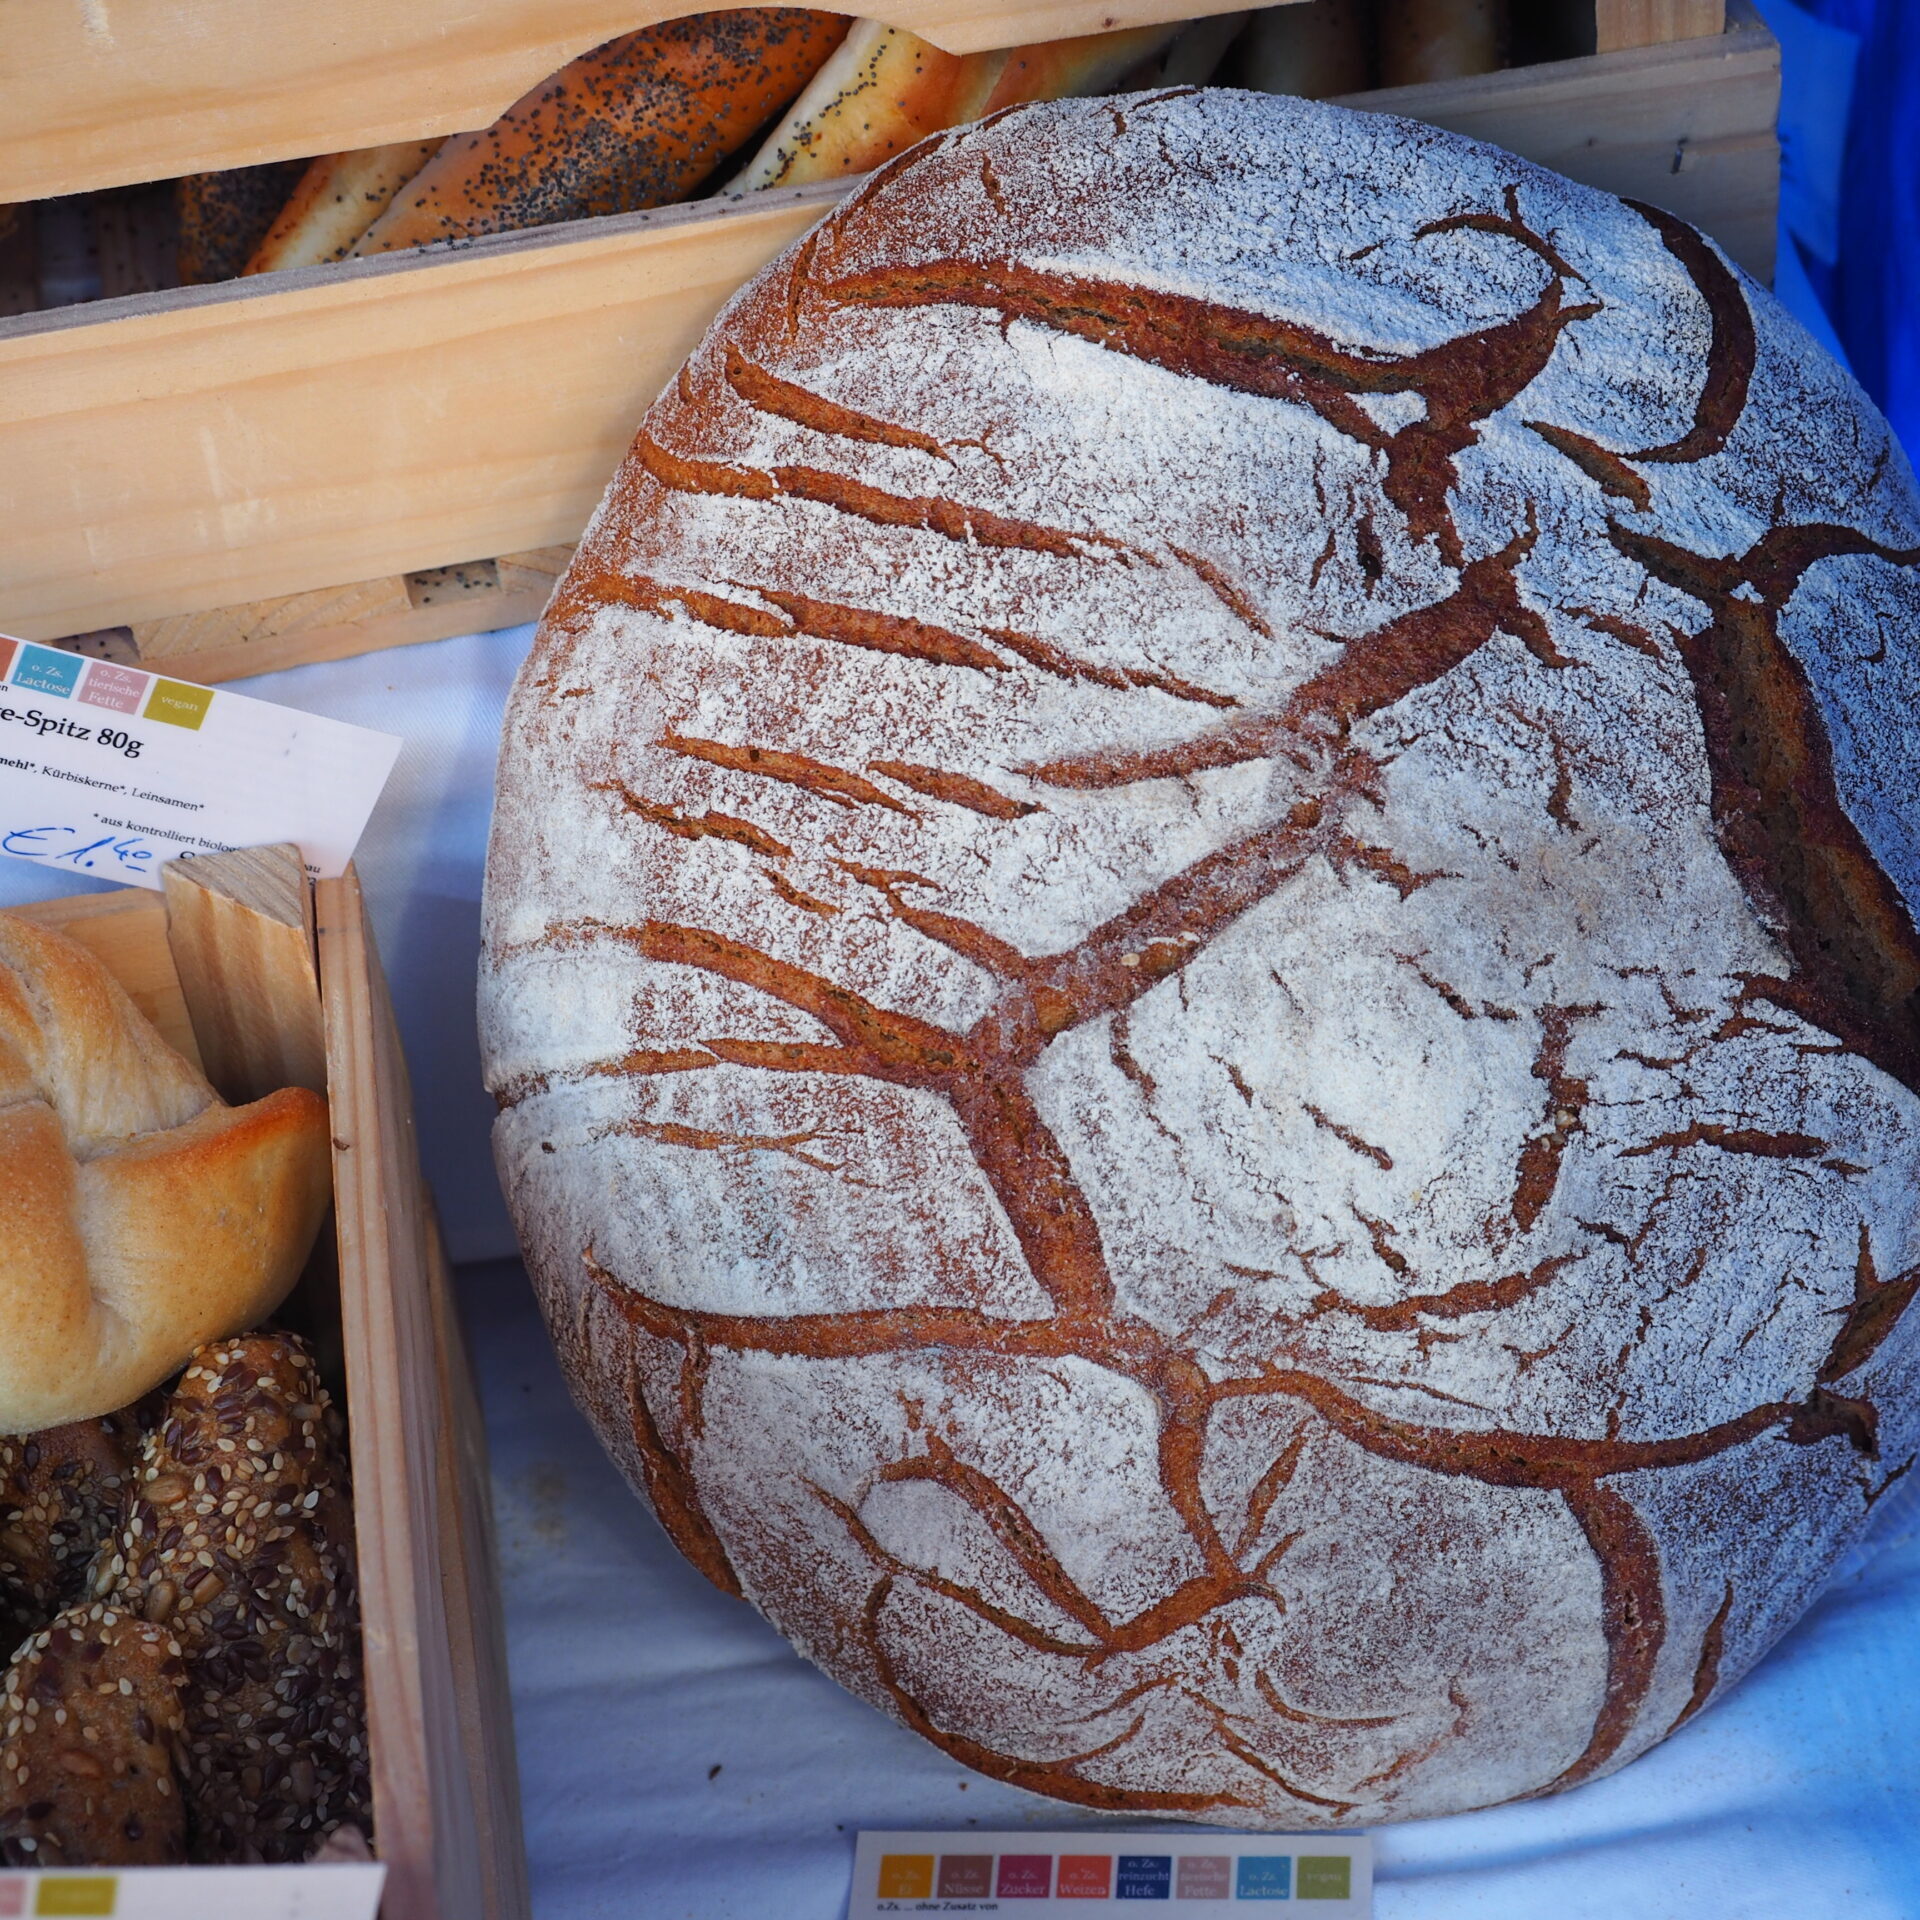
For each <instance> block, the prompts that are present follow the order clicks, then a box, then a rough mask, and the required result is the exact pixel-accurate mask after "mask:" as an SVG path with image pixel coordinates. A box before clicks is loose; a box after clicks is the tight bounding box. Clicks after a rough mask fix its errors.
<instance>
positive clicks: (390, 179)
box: [246, 140, 445, 273]
mask: <svg viewBox="0 0 1920 1920" xmlns="http://www.w3.org/2000/svg"><path fill="white" fill-rule="evenodd" d="M444 144H445V143H444V142H443V141H440V140H402V141H399V142H397V143H396V144H395V145H393V146H389V147H361V148H358V149H357V150H355V151H354V152H351V153H323V154H322V155H321V156H320V158H319V159H318V160H316V161H314V163H313V164H312V165H311V166H310V167H308V169H307V170H306V172H305V173H304V174H302V175H301V176H300V184H299V185H298V186H297V187H295V188H294V190H293V193H292V196H291V197H290V198H289V199H288V201H287V204H286V205H285V206H284V207H282V208H281V209H280V217H279V218H278V219H277V220H276V221H274V223H273V225H272V227H271V228H269V229H268V232H267V237H266V238H265V239H264V240H262V241H261V243H260V245H259V247H258V249H257V250H256V251H255V253H254V256H253V258H252V259H251V260H249V261H248V262H247V265H246V271H247V272H248V273H278V272H280V271H281V270H282V269H283V268H286V267H317V266H319V265H321V264H322V263H323V262H325V261H328V260H344V259H345V258H346V256H347V253H348V251H349V250H350V249H351V248H352V246H353V243H354V242H355V241H356V240H358V239H359V238H360V236H361V235H362V234H363V233H365V232H366V230H367V229H368V228H369V227H370V226H372V225H373V223H374V222H375V221H376V220H378V219H379V218H380V216H381V215H382V214H383V213H385V212H386V210H387V207H388V204H389V203H390V202H391V201H392V199H393V196H394V195H395V194H396V193H398V192H399V191H400V189H401V188H402V187H404V186H405V185H406V184H407V182H408V181H409V180H411V179H412V178H413V177H414V176H415V175H416V174H417V173H418V172H419V171H420V169H421V168H422V167H424V166H425V165H426V164H427V162H428V161H429V160H431V159H432V158H433V156H434V155H435V154H436V153H438V152H439V151H440V149H441V147H442V146H443V145H444Z"/></svg>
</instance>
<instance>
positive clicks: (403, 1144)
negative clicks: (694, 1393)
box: [315, 869, 528, 1920]
mask: <svg viewBox="0 0 1920 1920" xmlns="http://www.w3.org/2000/svg"><path fill="white" fill-rule="evenodd" d="M315 908H316V918H317V922H318V932H319V948H320V982H321V992H322V997H323V1000H324V1004H325V1009H326V1025H327V1066H328V1073H329V1079H330V1085H331V1100H332V1107H333V1133H334V1198H335V1206H336V1209H337V1216H338V1221H339V1232H340V1270H341V1314H342V1321H343V1327H344V1332H345V1337H346V1356H347V1413H348V1422H349V1430H350V1433H351V1436H352V1446H353V1472H354V1510H355V1519H356V1525H357V1540H358V1550H359V1566H360V1584H361V1590H362V1595H363V1601H362V1612H363V1615H364V1621H365V1627H364V1634H363V1639H364V1648H365V1658H366V1673H367V1704H368V1715H369V1722H370V1728H369V1730H370V1733H371V1747H372V1756H373V1799H374V1831H375V1839H376V1844H377V1847H378V1850H379V1853H380V1857H381V1858H382V1859H383V1860H385V1861H386V1862H387V1867H388V1887H387V1895H386V1899H385V1902H384V1904H383V1906H382V1913H383V1915H384V1916H385V1920H473V1917H475V1916H479V1917H480V1920H524V1916H525V1915H526V1913H527V1911H528V1909H527V1906H526V1902H525V1891H524V1890H525V1878H524V1870H523V1868H522V1867H521V1865H520V1863H519V1848H520V1836H519V1831H518V1828H517V1825H514V1824H513V1823H512V1821H511V1818H510V1816H511V1813H512V1810H513V1807H514V1804H515V1802H514V1789H513V1745H512V1742H513V1732H512V1724H511V1720H510V1718H509V1717H508V1709H507V1706H506V1701H505V1696H504V1690H503V1689H498V1688H493V1687H492V1686H491V1683H490V1682H489V1689H490V1690H489V1692H488V1694H487V1699H486V1710H485V1712H484V1713H480V1712H476V1710H475V1708H474V1703H473V1699H472V1695H473V1694H474V1690H475V1689H476V1687H477V1686H478V1685H479V1684H480V1680H479V1673H480V1668H481V1665H484V1662H482V1663H476V1660H475V1657H474V1653H473V1649H474V1648H475V1646H476V1645H480V1644H483V1643H485V1641H486V1637H487V1636H486V1631H485V1627H484V1625H481V1626H479V1627H476V1624H475V1606H474V1584H473V1583H474V1582H475V1581H476V1580H478V1581H481V1582H484V1581H486V1580H488V1579H490V1578H491V1569H490V1568H485V1567H479V1566H470V1567H468V1568H466V1569H465V1570H464V1571H462V1570H461V1569H459V1568H457V1567H456V1566H454V1565H453V1564H452V1556H453V1555H454V1554H455V1553H456V1552H458V1551H459V1550H460V1548H461V1544H462V1543H463V1542H464V1543H467V1544H469V1545H472V1544H474V1529H473V1527H472V1525H471V1520H470V1516H471V1513H472V1512H473V1511H474V1510H476V1509H477V1508H478V1507H479V1506H481V1505H483V1504H484V1501H485V1497H486V1496H485V1492H484V1483H482V1484H480V1485H475V1484H474V1481H473V1475H474V1474H475V1473H476V1472H477V1471H478V1467H479V1464H480V1463H478V1462H477V1461H476V1459H475V1456H474V1454H473V1453H472V1451H471V1445H472V1441H471V1427H470V1424H469V1425H468V1426H467V1427H466V1428H465V1429H464V1432H465V1434H466V1438H465V1439H464V1440H463V1441H462V1443H461V1445H459V1446H456V1445H454V1444H453V1442H452V1441H451V1440H450V1438H449V1431H448V1429H449V1422H450V1421H451V1420H454V1419H461V1420H463V1421H466V1422H468V1423H470V1420H471V1410H470V1409H465V1410H464V1411H463V1397H462V1396H461V1395H459V1394H451V1398H450V1387H449V1382H450V1380H451V1379H453V1378H455V1377H457V1375H456V1374H454V1373H453V1372H452V1371H451V1370H454V1369H457V1368H458V1367H459V1366H460V1365H462V1364H463V1363H462V1361H461V1360H460V1359H459V1358H458V1356H457V1350H456V1351H454V1352H450V1351H449V1350H448V1349H447V1348H446V1346H445V1343H444V1341H443V1337H442V1334H443V1323H444V1320H445V1309H444V1307H443V1306H442V1307H440V1308H438V1309H437V1308H436V1302H435V1287H436V1285H437V1284H438V1282H437V1281H436V1278H435V1275H436V1273H437V1271H438V1268H437V1265H436V1262H437V1260H438V1258H439V1255H438V1253H437V1250H436V1247H435V1244H434V1241H435V1229H434V1225H433V1221H432V1216H431V1212H430V1209H429V1206H428V1202H427V1198H426V1191H425V1188H424V1186H423V1184H422V1182H421V1178H420V1165H419V1156H418V1152H417V1150H416V1147H415V1142H414V1135H413V1122H412V1106H411V1100H410V1095H409V1090H408V1085H407V1071H406V1062H405V1059H404V1057H403V1056H402V1054H401V1051H400V1041H399V1035H398V1032H397V1031H396V1029H395V1026H394V1021H393V1008H392V1003H391V1001H390V1000H389V999H388V997H387V990H386V982H385V980H384V978H383V976H382V974H381V971H380V962H379V958H378V955H377V954H376V953H375V951H374V948H373V941H372V935H371V932H370V931H369V929H368V926H367V923H366V916H365V912H364V909H363V906H362V902H361V897H360V886H359V881H358V879H357V878H356V877H355V875H354V874H353V872H352V870H351V869H349V871H348V872H347V874H346V875H345V876H344V877H343V878H341V879H339V880H323V881H321V882H320V883H319V885H318V886H317V887H316V889H315ZM463 1475H464V1476H465V1482H464V1485H465V1488H466V1495H465V1507H464V1513H463V1516H462V1517H450V1516H448V1514H447V1513H446V1511H445V1505H446V1503H445V1500H444V1498H443V1490H444V1489H445V1488H446V1486H447V1485H448V1484H449V1481H450V1479H451V1480H454V1481H458V1480H460V1479H461V1476H463ZM463 1694H464V1695H466V1696H468V1697H467V1698H466V1699H464V1700H463ZM470 1740H476V1741H479V1742H481V1743H482V1745H481V1747H480V1748H479V1750H478V1751H475V1750H473V1749H472V1748H471V1747H470V1745H469V1741H470ZM502 1783H504V1784H502Z"/></svg>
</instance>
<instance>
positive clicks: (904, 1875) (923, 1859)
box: [878, 1853, 933, 1900]
mask: <svg viewBox="0 0 1920 1920" xmlns="http://www.w3.org/2000/svg"><path fill="white" fill-rule="evenodd" d="M878 1893H879V1896H880V1898H881V1899H882V1900H930V1899H931V1898H932V1897H933V1855H932V1854H930V1853H883V1854H882V1855H881V1856H880V1885H879V1888H878Z"/></svg>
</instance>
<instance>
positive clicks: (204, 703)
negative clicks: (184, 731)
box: [147, 680, 213, 731]
mask: <svg viewBox="0 0 1920 1920" xmlns="http://www.w3.org/2000/svg"><path fill="white" fill-rule="evenodd" d="M212 705H213V689H212V688H211V687H190V686H188V685H187V683H186V682H185V681H184V680H156V681H155V682H154V683H153V691H152V692H151V693H150V694H149V695H148V696H147V718H148V719H149V720H164V721H166V722H167V724H168V725H169V726H173V727H191V728H193V729H195V730H196V731H197V730H198V728H199V726H200V722H201V721H202V720H204V719H205V718H206V717H207V709H208V708H209V707H210V706H212Z"/></svg>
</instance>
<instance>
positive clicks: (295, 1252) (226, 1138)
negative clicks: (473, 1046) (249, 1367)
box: [0, 913, 332, 1434]
mask: <svg viewBox="0 0 1920 1920" xmlns="http://www.w3.org/2000/svg"><path fill="white" fill-rule="evenodd" d="M331 1189H332V1179H331V1165H330V1157H329V1152H328V1144H327V1103H326V1102H325V1101H324V1100H323V1099H321V1097H320V1096H319V1095H318V1094H317V1093H309V1092H308V1091H307V1089H306V1088H304V1087H289V1088H286V1089H284V1090H283V1091H281V1092H279V1093H273V1094H269V1095H268V1096H267V1097H266V1099H264V1100H256V1101H254V1102H253V1103H252V1104H251V1105H250V1106H244V1107H230V1106H228V1105H227V1103H226V1102H225V1101H224V1100H222V1099H221V1098H220V1096H219V1095H218V1094H217V1093H215V1092H214V1090H213V1089H212V1088H211V1087H210V1086H208V1085H207V1083H206V1081H205V1080H204V1079H203V1078H202V1077H201V1075H200V1074H199V1073H198V1072H197V1071H196V1070H195V1069H194V1068H193V1067H191V1066H189V1065H188V1064H187V1062H186V1061H185V1060H183V1059H182V1058H181V1057H180V1056H179V1054H177V1053H175V1052H174V1051H173V1049H172V1048H171V1047H169V1046H168V1045H167V1043H166V1042H165V1041H164V1040H162V1039H161V1037H160V1036H159V1034H158V1033H156V1032H155V1031H154V1029H153V1028H152V1026H151V1025H150V1024H149V1023H148V1021H147V1019H146V1016H145V1015H144V1014H142V1013H141V1012H140V1010H139V1008H137V1007H136V1006H135V1005H134V1004H133V1002H132V1001H131V1000H130V999H128V997H127V995H126V993H125V992H124V991H123V990H122V988H121V986H120V984H119V982H118V981H116V980H115V979H114V978H113V976H112V975H111V974H110V973H108V971H107V970H106V968H105V967H103V966H102V965H101V964H100V962H99V961H98V960H96V959H95V958H94V956H93V955H92V954H90V953H89V952H88V951H87V950H86V949H85V948H84V947H82V946H80V945H79V944H78V943H77V942H75V941H72V940H69V939H68V938H67V937H66V936H65V935H64V934H59V933H55V932H52V931H51V930H50V929H48V928H46V927H41V926H36V925H35V924H34V923H33V922H32V921H31V920H28V919H24V918H22V917H20V916H18V915H15V914H10V913H0V1434H23V1433H36V1432H39V1431H40V1430H42V1429H44V1428H47V1427H56V1426H63V1425H65V1424H67V1423H68V1422H70V1421H75V1420H87V1419H92V1418H94V1417H95V1416H96V1415H99V1414H104V1413H111V1412H113V1411H114V1410H115V1409H116V1408H120V1407H124V1406H127V1405H128V1404H130V1403H131V1402H132V1401H135V1400H137V1399H139V1397H140V1396H141V1395H142V1394H143V1393H146V1392H147V1391H148V1390H149V1389H150V1388H153V1387H156V1386H158V1385H159V1384H160V1382H161V1381H163V1380H164V1379H165V1378H166V1377H167V1376H168V1375H169V1374H170V1373H176V1372H178V1371H179V1369H180V1368H181V1367H182V1366H183V1365H185V1363H186V1360H187V1357H188V1355H189V1354H191V1353H192V1352H193V1350H194V1349H195V1348H196V1347H199V1346H202V1345H204V1344H205V1343H206V1342H207V1341H209V1340H215V1339H219V1338H221V1337H222V1336H223V1335H226V1334H230V1333H237V1332H239V1331H241V1330H242V1329H243V1328H247V1327H251V1326H255V1325H257V1324H258V1323H259V1321H260V1320H261V1319H263V1318H264V1317H265V1316H266V1315H267V1314H269V1313H271V1312H272V1311H273V1309H274V1308H275V1307H277V1306H278V1305H279V1304H280V1302H281V1301H282V1300H283V1299H285V1298H286V1294H287V1290H288V1289H289V1288H290V1287H291V1286H292V1285H293V1283H294V1281H295V1280H296V1279H298V1278H299V1275H300V1269H301V1267H302V1265H304V1263H305V1261H306V1257H307V1253H308V1250H309V1249H310V1248H311V1247H312V1245H313V1237H314V1235H315V1233H317V1232H318V1231H319V1227H320V1220H321V1216H322V1215H323V1214H324V1213H325V1212H326V1210H327V1202H328V1199H329V1198H330V1197H331Z"/></svg>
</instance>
